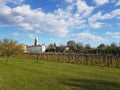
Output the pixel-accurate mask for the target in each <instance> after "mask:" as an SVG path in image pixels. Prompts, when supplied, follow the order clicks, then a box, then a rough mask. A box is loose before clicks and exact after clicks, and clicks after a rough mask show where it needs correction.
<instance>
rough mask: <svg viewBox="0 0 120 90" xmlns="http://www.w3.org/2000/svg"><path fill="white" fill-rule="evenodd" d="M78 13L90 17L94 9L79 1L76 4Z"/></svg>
mask: <svg viewBox="0 0 120 90" xmlns="http://www.w3.org/2000/svg"><path fill="white" fill-rule="evenodd" d="M76 6H77V10H78V13H80V14H81V15H82V16H84V17H85V16H88V15H90V14H91V13H92V11H93V9H94V7H92V6H88V5H87V4H86V2H85V1H82V0H77V2H76Z"/></svg>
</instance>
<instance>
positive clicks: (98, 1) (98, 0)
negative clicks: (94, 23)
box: [94, 0, 109, 5]
mask: <svg viewBox="0 0 120 90" xmlns="http://www.w3.org/2000/svg"><path fill="white" fill-rule="evenodd" d="M94 2H95V3H96V4H97V5H103V4H106V3H108V2H109V0H94Z"/></svg>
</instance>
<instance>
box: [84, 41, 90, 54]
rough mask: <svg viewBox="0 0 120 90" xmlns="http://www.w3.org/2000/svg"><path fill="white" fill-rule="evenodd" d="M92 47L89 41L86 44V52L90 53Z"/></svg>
mask: <svg viewBox="0 0 120 90" xmlns="http://www.w3.org/2000/svg"><path fill="white" fill-rule="evenodd" d="M90 49H91V46H90V44H89V43H88V44H86V45H85V50H86V53H88V52H89V50H90Z"/></svg>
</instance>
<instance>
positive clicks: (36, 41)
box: [34, 37, 38, 46]
mask: <svg viewBox="0 0 120 90" xmlns="http://www.w3.org/2000/svg"><path fill="white" fill-rule="evenodd" d="M34 45H35V46H37V45H38V37H35V40H34Z"/></svg>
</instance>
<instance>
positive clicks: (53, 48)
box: [46, 43, 56, 52]
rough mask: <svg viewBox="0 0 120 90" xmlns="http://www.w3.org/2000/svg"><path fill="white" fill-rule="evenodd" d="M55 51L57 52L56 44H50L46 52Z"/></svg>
mask: <svg viewBox="0 0 120 90" xmlns="http://www.w3.org/2000/svg"><path fill="white" fill-rule="evenodd" d="M55 50H56V44H55V43H54V44H49V45H48V48H47V50H46V51H49V52H55Z"/></svg>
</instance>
